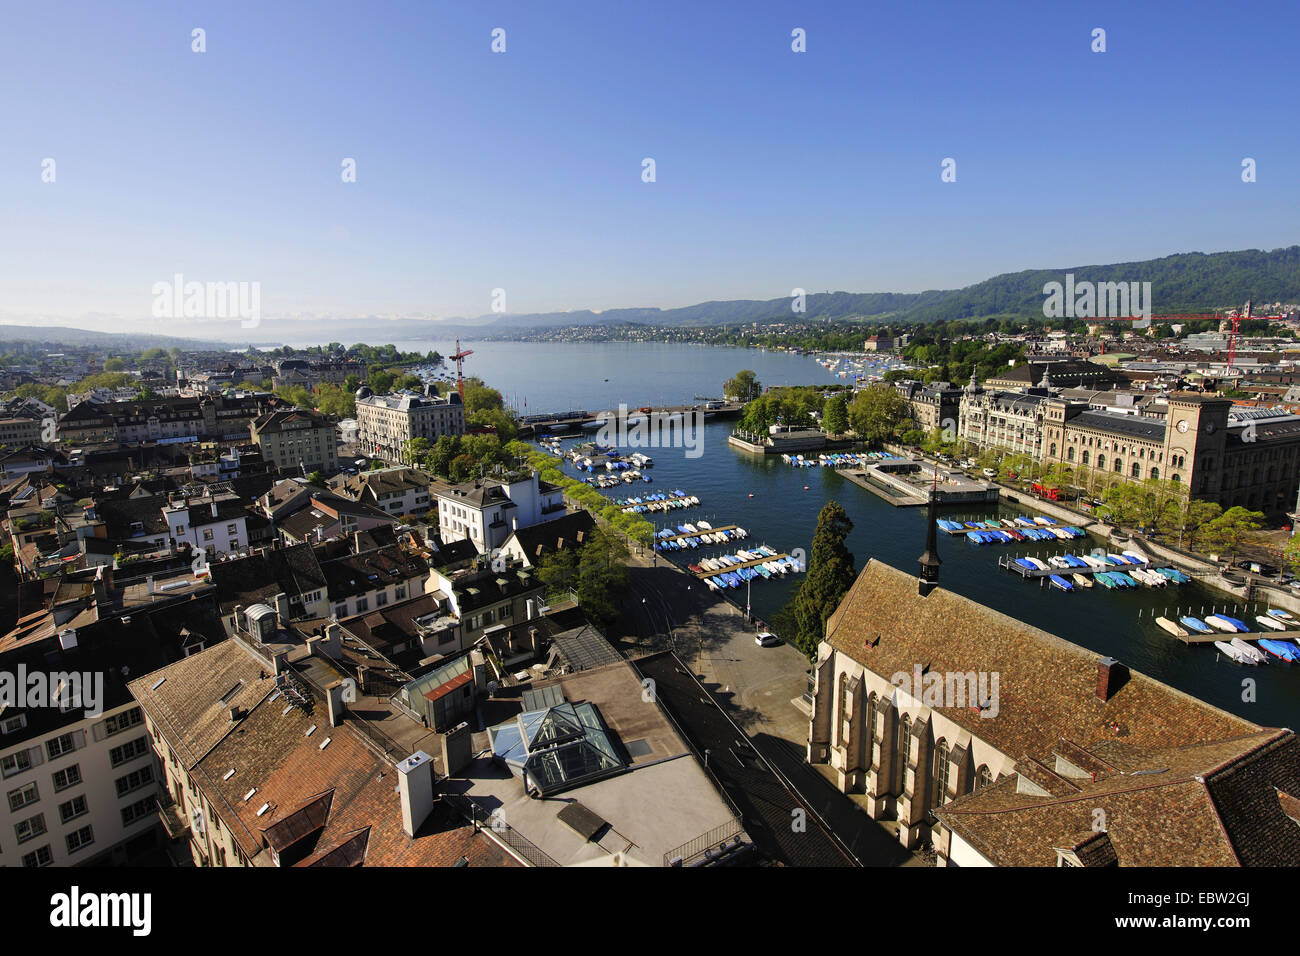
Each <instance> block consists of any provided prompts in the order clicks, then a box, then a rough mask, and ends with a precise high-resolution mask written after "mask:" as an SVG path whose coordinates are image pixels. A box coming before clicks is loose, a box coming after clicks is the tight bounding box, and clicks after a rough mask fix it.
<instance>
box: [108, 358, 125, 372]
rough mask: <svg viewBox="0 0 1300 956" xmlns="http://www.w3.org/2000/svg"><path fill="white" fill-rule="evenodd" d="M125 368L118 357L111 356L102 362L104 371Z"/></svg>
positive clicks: (117, 370)
mask: <svg viewBox="0 0 1300 956" xmlns="http://www.w3.org/2000/svg"><path fill="white" fill-rule="evenodd" d="M124 368H126V363H125V362H123V361H122V360H121V359H120V358H111V359H108V360H107V361H105V362H104V371H105V372H120V371H122V369H124Z"/></svg>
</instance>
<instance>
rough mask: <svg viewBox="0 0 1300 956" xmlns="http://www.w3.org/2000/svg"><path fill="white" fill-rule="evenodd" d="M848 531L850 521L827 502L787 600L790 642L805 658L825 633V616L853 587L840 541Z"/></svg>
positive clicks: (848, 556) (850, 558)
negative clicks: (796, 584) (803, 569)
mask: <svg viewBox="0 0 1300 956" xmlns="http://www.w3.org/2000/svg"><path fill="white" fill-rule="evenodd" d="M852 530H853V522H852V521H850V520H849V516H848V514H847V512H845V510H844V508H843V507H841V506H840V504H839V503H838V502H835V501H830V502H827V504H826V506H825V507H824V508H822V510H821V514H820V515H818V516H817V530H816V532H815V533H814V534H813V541H812V554H811V556H810V557H809V560H808V572H807V575H806V576H805V578H804V580H803V581H802V583H800V585H799V587H798V588H797V590H796V591H795V593H794V596H793V598H792V600H791V602H790V612H791V614H790V616H791V617H792V618H793V623H794V625H795V628H796V630H795V633H794V636H793V643H794V645H795V646H796V647H798V648H799V649H800V650H801V651H803V652H804V653H805V654H806V655H808V658H809V659H812V658H813V657H814V656H815V655H816V653H817V645H818V643H819V642H820V641H821V639H822V637H823V636H825V631H826V619H827V618H828V617H830V616H831V613H832V612H833V611H834V610H835V609H836V608H837V607H838V606H839V603H840V601H841V600H843V598H844V595H845V594H846V593H848V590H849V588H850V587H852V586H853V579H854V577H855V571H854V560H853V553H852V552H851V551H849V549H848V548H847V547H846V546H845V544H844V541H845V539H846V538H847V537H848V536H849V532H850V531H852Z"/></svg>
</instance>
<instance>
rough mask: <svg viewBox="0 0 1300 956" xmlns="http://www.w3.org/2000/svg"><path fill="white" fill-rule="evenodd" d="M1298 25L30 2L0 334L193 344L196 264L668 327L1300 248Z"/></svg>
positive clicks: (417, 298)
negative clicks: (1030, 277) (1111, 266)
mask: <svg viewBox="0 0 1300 956" xmlns="http://www.w3.org/2000/svg"><path fill="white" fill-rule="evenodd" d="M850 7H851V9H845V8H850ZM1298 11H1300V6H1298V5H1296V4H1295V3H1283V2H1276V3H1250V2H1247V3H1238V4H1234V5H1226V4H1212V3H1199V2H1179V3H1142V4H1133V3H1071V2H1051V3H1043V2H1038V3H1023V4H1021V3H1004V4H990V3H972V2H969V0H965V2H960V3H925V4H897V5H893V4H846V3H845V4H840V3H824V4H821V3H764V2H754V3H746V4H740V3H734V4H733V3H726V4H723V3H716V4H715V3H709V4H695V3H665V2H656V3H652V4H635V3H622V2H605V3H577V2H562V0H561V2H548V3H545V4H540V3H535V2H533V3H519V4H514V3H492V2H475V3H454V4H453V3H430V2H421V3H385V2H372V3H337V2H331V0H325V2H320V0H317V2H311V3H305V2H304V3H289V2H264V3H255V2H244V0H236V2H222V3H210V4H202V3H200V4H183V3H175V2H168V3H162V2H160V3H146V2H137V3H128V4H103V3H99V2H85V3H60V2H57V0H52V2H48V3H40V4H10V5H8V9H7V10H6V14H5V16H6V24H5V29H4V31H3V33H0V124H2V126H0V128H3V130H4V135H3V136H0V208H3V210H4V228H3V229H2V230H0V262H2V263H3V266H2V267H0V321H3V322H11V323H12V322H31V323H40V324H45V323H58V324H64V325H72V326H77V327H81V328H100V329H105V330H124V329H153V330H157V331H168V332H171V333H173V334H182V335H184V334H197V333H198V332H200V331H201V330H200V329H199V328H198V327H197V326H198V325H199V324H201V323H200V322H199V321H198V320H195V319H188V320H185V319H178V320H175V321H168V322H166V323H164V324H166V326H167V328H165V329H163V328H160V323H159V320H157V319H153V318H151V317H150V307H151V304H152V293H151V289H152V286H153V284H154V283H156V282H159V281H168V280H170V279H171V277H172V276H173V275H174V274H175V273H181V274H183V275H184V276H185V278H186V279H187V280H197V281H248V282H253V281H255V282H259V283H260V287H261V304H262V311H263V315H264V316H265V317H268V318H275V317H280V316H300V317H319V318H320V319H321V320H322V323H324V322H327V321H329V320H330V319H332V318H348V319H351V318H356V317H362V316H384V317H393V316H412V317H430V318H440V317H451V316H473V315H481V314H484V313H487V312H488V311H489V310H490V306H491V301H492V300H491V296H492V290H493V289H495V288H503V289H505V290H506V305H507V308H508V310H509V311H511V312H535V311H552V310H564V309H579V308H593V309H605V308H611V307H620V306H662V307H672V306H678V305H687V304H691V303H694V302H698V301H703V300H708V299H727V298H772V297H777V296H782V295H789V293H790V290H791V289H793V288H794V287H796V286H798V287H802V288H805V289H807V290H809V291H823V290H827V289H833V290H850V291H918V290H922V289H927V288H951V287H956V286H961V285H966V284H969V283H971V282H975V281H979V280H980V279H983V278H986V277H988V276H990V275H993V274H996V273H999V272H1007V271H1015V270H1018V269H1023V268H1064V267H1067V266H1073V265H1082V264H1088V263H1097V262H1112V261H1125V260H1132V259H1141V258H1147V257H1154V256H1160V255H1166V254H1170V253H1174V252H1186V251H1203V252H1211V251H1218V250H1225V249H1239V248H1274V247H1277V246H1284V245H1290V244H1293V243H1295V242H1297V241H1300V239H1298V238H1297V233H1296V223H1297V221H1298V220H1300V216H1298V215H1297V214H1300V149H1298V148H1297V147H1298V146H1300V142H1298V141H1300V124H1297V122H1296V112H1297V110H1296V93H1295V90H1296V83H1295V66H1294V37H1295V35H1296V32H1297V31H1296V28H1297V26H1298V25H1300V12H1298ZM195 27H201V28H203V29H204V30H205V31H206V42H207V51H206V52H205V53H202V54H199V53H194V52H192V51H191V30H192V29H193V28H195ZM496 27H501V28H504V29H505V30H506V52H505V53H503V54H495V53H493V52H492V51H491V48H490V46H491V31H492V30H493V29H494V28H496ZM796 27H799V28H802V29H804V30H805V31H806V34H807V52H806V53H794V52H792V51H791V48H790V45H791V36H790V34H791V30H792V29H794V28H796ZM1095 27H1101V28H1104V29H1105V30H1106V42H1107V51H1106V52H1105V53H1093V52H1092V51H1091V50H1090V43H1091V31H1092V30H1093V28H1095ZM1247 156H1249V157H1252V158H1254V159H1255V160H1256V162H1257V164H1258V181H1257V182H1255V183H1253V184H1244V183H1242V182H1241V178H1240V168H1241V161H1242V159H1243V157H1247ZM47 157H48V158H53V159H54V160H55V163H56V180H55V182H54V183H43V182H42V181H41V163H42V160H43V159H45V158H47ZM345 157H352V158H355V160H356V162H357V182H356V183H343V182H342V181H341V178H340V169H341V163H342V161H343V159H344V158H345ZM644 157H652V158H653V159H654V160H655V162H656V172H657V181H656V182H654V183H644V182H642V181H641V161H642V159H643V158H644ZM945 157H952V158H954V159H955V160H956V162H957V181H956V182H955V183H943V182H941V181H940V176H939V173H940V162H941V160H942V159H944V158H945ZM1134 278H1140V277H1134ZM323 335H324V332H323ZM325 337H326V338H327V336H325Z"/></svg>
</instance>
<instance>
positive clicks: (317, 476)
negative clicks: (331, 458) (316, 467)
mask: <svg viewBox="0 0 1300 956" xmlns="http://www.w3.org/2000/svg"><path fill="white" fill-rule="evenodd" d="M307 484H309V485H318V486H320V487H322V488H323V487H324V486H325V476H324V475H322V474H321V473H320V472H319V471H313V472H312V473H311V474H310V475H308V476H307Z"/></svg>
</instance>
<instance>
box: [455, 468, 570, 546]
mask: <svg viewBox="0 0 1300 956" xmlns="http://www.w3.org/2000/svg"><path fill="white" fill-rule="evenodd" d="M437 497H438V527H439V529H440V532H441V534H442V539H443V540H444V541H460V540H461V539H464V538H467V539H469V540H470V541H473V542H474V546H475V547H476V548H478V550H479V553H480V554H483V553H488V552H491V551H492V550H494V549H496V548H500V547H501V546H502V545H504V544H505V542H506V539H507V538H509V537H510V535H511V534H512V533H513V532H515V531H518V530H519V529H520V528H527V527H530V526H532V525H535V524H539V523H541V522H543V521H549V520H550V519H551V518H557V517H559V516H560V515H562V514H563V513H564V490H563V489H562V488H560V487H559V486H557V485H552V484H551V483H550V482H546V481H542V480H540V479H539V478H538V477H537V473H536V472H529V473H528V474H527V475H522V474H520V475H513V476H510V477H508V478H507V479H506V480H504V481H499V480H497V479H484V480H479V481H467V482H464V483H463V484H459V485H453V486H452V487H450V488H448V489H446V490H443V491H439V492H438V493H437Z"/></svg>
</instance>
